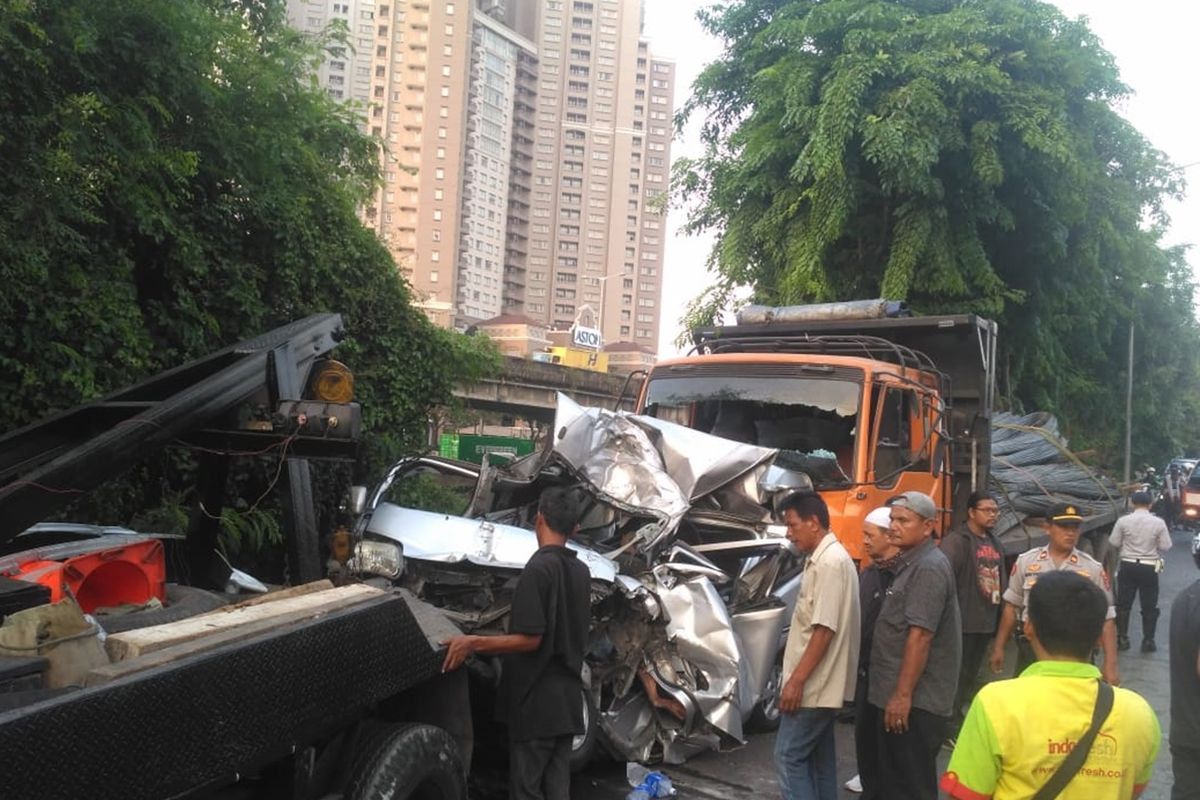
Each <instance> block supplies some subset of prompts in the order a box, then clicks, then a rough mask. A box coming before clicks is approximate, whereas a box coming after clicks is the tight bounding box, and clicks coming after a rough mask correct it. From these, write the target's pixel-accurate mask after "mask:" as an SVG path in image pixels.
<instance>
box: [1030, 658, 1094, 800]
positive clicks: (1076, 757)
mask: <svg viewBox="0 0 1200 800" xmlns="http://www.w3.org/2000/svg"><path fill="white" fill-rule="evenodd" d="M1099 683H1100V685H1099V688H1098V689H1097V690H1096V707H1095V708H1094V709H1093V710H1092V726H1091V727H1090V728H1088V729H1087V733H1085V734H1084V735H1083V736H1082V737H1081V738H1080V740H1079V743H1078V744H1076V745H1075V749H1073V750H1072V751H1071V752H1070V753H1069V754H1068V755H1067V757H1066V758H1064V759H1063V762H1062V764H1061V765H1059V768H1058V770H1057V771H1056V772H1055V773H1054V774H1053V775H1051V776H1050V780H1048V781H1046V784H1045V785H1044V786H1043V787H1042V788H1041V789H1038V792H1037V794H1035V795H1034V796H1033V800H1052V798H1055V797H1058V795H1059V793H1060V792H1062V790H1063V789H1065V788H1066V786H1067V784H1068V783H1070V782H1071V779H1072V778H1074V777H1075V774H1076V773H1077V772H1079V768H1080V767H1082V766H1083V762H1084V761H1086V760H1087V756H1088V753H1089V752H1090V751H1091V749H1092V742H1094V741H1095V740H1096V734H1098V733H1099V732H1100V726H1101V725H1103V724H1104V720H1106V719H1108V714H1109V712H1110V711H1112V707H1113V688H1112V687H1111V686H1109V685H1108V684H1107V683H1105V682H1104V681H1100V682H1099Z"/></svg>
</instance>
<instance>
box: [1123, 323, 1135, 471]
mask: <svg viewBox="0 0 1200 800" xmlns="http://www.w3.org/2000/svg"><path fill="white" fill-rule="evenodd" d="M1125 374H1126V379H1125V380H1126V386H1125V485H1127V486H1128V485H1129V477H1130V476H1129V467H1130V459H1132V457H1133V452H1132V447H1133V319H1132V318H1131V319H1130V320H1129V370H1128V371H1127V372H1126V373H1125Z"/></svg>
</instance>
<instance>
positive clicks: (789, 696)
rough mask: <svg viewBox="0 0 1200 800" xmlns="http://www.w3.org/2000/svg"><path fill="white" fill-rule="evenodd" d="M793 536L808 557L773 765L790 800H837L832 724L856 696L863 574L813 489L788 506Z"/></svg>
mask: <svg viewBox="0 0 1200 800" xmlns="http://www.w3.org/2000/svg"><path fill="white" fill-rule="evenodd" d="M782 511H783V521H784V522H785V523H786V524H787V529H788V533H787V536H788V539H789V540H790V541H791V542H792V543H793V544H794V545H795V546H796V547H797V549H799V550H800V551H801V552H804V553H807V554H808V562H807V564H806V565H805V568H804V577H803V582H802V584H801V588H800V597H799V598H797V600H796V610H795V613H794V615H793V617H792V625H791V630H790V631H789V633H788V640H787V646H786V648H785V649H784V656H783V675H784V685H783V691H782V692H781V693H780V697H779V709H780V711H782V712H783V713H782V714H781V716H780V723H779V732H778V733H777V734H776V738H775V765H776V769H777V771H778V774H779V788H780V791H781V793H782V795H783V797H784V800H810V798H812V799H813V800H835V798H837V756H836V752H835V750H834V747H835V745H834V730H833V725H834V720H835V718H836V716H837V713H838V711H839V710H840V709H841V708H842V704H843V703H844V702H846V701H847V700H852V699H853V698H854V688H855V681H856V679H857V673H858V648H859V627H860V620H859V602H858V570H857V569H855V567H854V562H853V561H852V560H851V558H850V554H849V553H847V552H846V549H845V548H844V547H842V545H841V543H840V542H838V540H837V537H836V536H834V535H833V534H832V533H830V532H829V509H828V508H827V507H826V506H825V501H824V500H822V499H821V496H820V495H818V494H816V493H815V492H799V493H797V494H794V495H792V496H791V497H789V498H788V499H787V500H785V501H784V502H783V504H782Z"/></svg>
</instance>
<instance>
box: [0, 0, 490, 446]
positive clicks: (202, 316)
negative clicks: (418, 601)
mask: <svg viewBox="0 0 1200 800" xmlns="http://www.w3.org/2000/svg"><path fill="white" fill-rule="evenodd" d="M335 44H338V42H337V41H336V37H335V38H334V39H329V38H325V39H319V40H312V39H308V38H305V37H303V36H302V35H300V34H299V33H297V32H295V31H293V30H291V29H290V28H289V27H288V26H287V25H286V24H285V17H284V4H283V3H282V2H281V1H280V0H259V1H258V2H256V1H255V0H245V1H244V2H243V1H242V0H181V2H172V3H162V2H156V1H155V0H116V2H111V3H94V2H88V0H61V2H54V3H41V2H32V0H0V278H2V280H0V318H2V319H3V320H4V324H3V325H0V416H2V417H3V419H4V420H5V427H6V428H12V427H16V426H19V425H21V424H23V423H27V422H29V421H32V420H34V419H37V418H40V417H42V416H44V415H46V414H48V413H50V412H52V411H54V410H56V409H62V408H65V407H69V406H72V405H75V404H77V403H80V402H83V401H85V400H88V399H90V398H93V397H96V396H98V395H101V394H103V393H105V392H107V391H111V390H113V389H115V388H117V387H120V386H122V385H125V384H128V383H130V382H132V381H134V380H136V379H138V378H141V377H144V376H146V375H148V374H152V373H154V372H156V371H158V370H161V369H164V368H166V367H169V366H171V365H174V364H177V363H180V362H182V361H185V360H188V359H190V358H195V357H197V356H199V355H202V354H204V353H206V352H209V351H211V350H213V349H215V348H217V347H219V346H221V345H224V344H228V343H231V342H236V341H238V340H240V339H242V338H247V337H249V336H252V335H255V334H258V333H261V332H264V331H266V330H269V329H271V328H273V327H275V326H278V325H280V324H283V323H285V322H287V321H290V320H293V319H297V318H300V317H303V316H306V315H308V314H311V313H315V312H318V311H340V312H341V313H342V314H343V315H344V318H345V320H346V323H347V328H348V331H349V333H350V335H351V339H350V340H349V341H347V342H346V343H345V344H344V345H343V346H342V347H341V348H340V349H339V351H338V353H339V357H341V358H343V359H344V360H346V361H347V362H348V363H349V364H350V366H351V367H352V368H353V369H354V370H355V371H356V374H357V377H358V379H359V380H358V386H359V391H358V395H359V396H358V399H359V400H360V401H361V402H362V403H363V407H364V413H365V421H366V431H367V433H366V439H367V441H368V443H369V445H370V454H371V457H372V460H373V462H374V463H375V464H378V463H379V462H380V461H382V460H384V459H389V458H393V457H395V456H397V455H398V454H399V453H400V452H402V451H404V450H406V449H410V448H412V447H414V446H417V445H419V444H420V443H421V442H422V441H423V439H424V435H425V420H426V409H427V408H428V407H429V406H430V405H431V404H435V403H441V402H445V401H447V400H448V399H449V398H450V392H451V389H452V388H453V386H454V385H455V384H456V383H457V382H459V381H460V380H464V379H470V378H471V377H473V376H475V375H478V374H479V373H480V372H481V371H482V370H484V369H486V368H488V367H489V366H490V365H491V364H493V363H494V360H495V353H494V350H493V349H491V348H489V347H488V346H487V344H486V343H485V342H483V341H482V340H481V339H479V340H476V339H467V338H466V337H462V336H460V335H458V334H454V333H450V332H447V331H442V330H439V329H436V328H434V327H433V326H432V325H430V324H429V323H428V322H427V321H426V319H425V318H424V316H423V315H422V314H421V313H420V312H419V311H418V310H417V309H415V308H414V307H413V306H412V304H411V303H410V296H409V289H408V287H407V285H406V283H405V282H404V280H403V279H402V278H401V277H400V275H399V273H398V272H397V269H396V266H395V264H394V263H393V261H392V259H391V257H390V256H389V254H388V253H387V251H386V249H385V248H384V247H383V246H382V244H381V243H380V242H379V241H378V239H377V238H376V236H375V235H374V233H373V232H371V231H369V230H367V229H366V228H364V227H363V226H362V224H361V223H360V222H359V220H358V218H357V216H356V208H357V207H358V206H359V205H360V204H361V203H362V202H363V201H364V200H366V199H367V198H368V197H369V196H370V195H371V194H372V193H373V192H374V191H375V190H376V189H377V187H378V183H379V173H378V155H377V154H378V148H379V144H380V143H379V142H378V141H377V140H374V139H372V138H371V137H368V136H366V135H364V134H363V133H362V132H361V131H360V128H359V119H358V117H357V110H356V109H353V108H349V107H346V106H343V105H340V104H338V103H336V102H334V101H333V100H332V99H330V98H329V97H328V96H327V95H326V94H325V93H324V92H323V91H321V90H320V89H319V87H318V86H317V85H316V83H315V80H314V78H313V77H312V76H314V75H315V67H316V66H317V64H318V63H319V62H320V59H321V58H322V57H323V55H324V52H325V51H326V49H327V48H328V47H330V46H333V45H335Z"/></svg>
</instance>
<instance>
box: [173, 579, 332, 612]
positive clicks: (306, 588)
mask: <svg viewBox="0 0 1200 800" xmlns="http://www.w3.org/2000/svg"><path fill="white" fill-rule="evenodd" d="M332 588H333V581H331V580H329V579H328V578H322V579H321V580H319V581H312V582H311V583H302V584H300V585H299V586H289V587H288V588H286V589H278V590H276V591H274V592H267V593H266V594H259V595H255V596H254V597H251V598H250V599H248V600H242V601H241V602H239V603H233V604H232V605H228V606H221V607H220V608H217V609H214V610H212V611H205V612H204V613H203V614H197V615H196V617H193V619H195V618H197V617H210V616H217V615H220V614H228V613H229V612H231V611H236V610H237V609H239V608H249V607H250V606H260V605H262V604H263V603H274V602H276V601H278V600H287V599H288V598H291V597H301V596H303V595H306V594H313V593H315V592H325V591H328V590H330V589H332Z"/></svg>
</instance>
